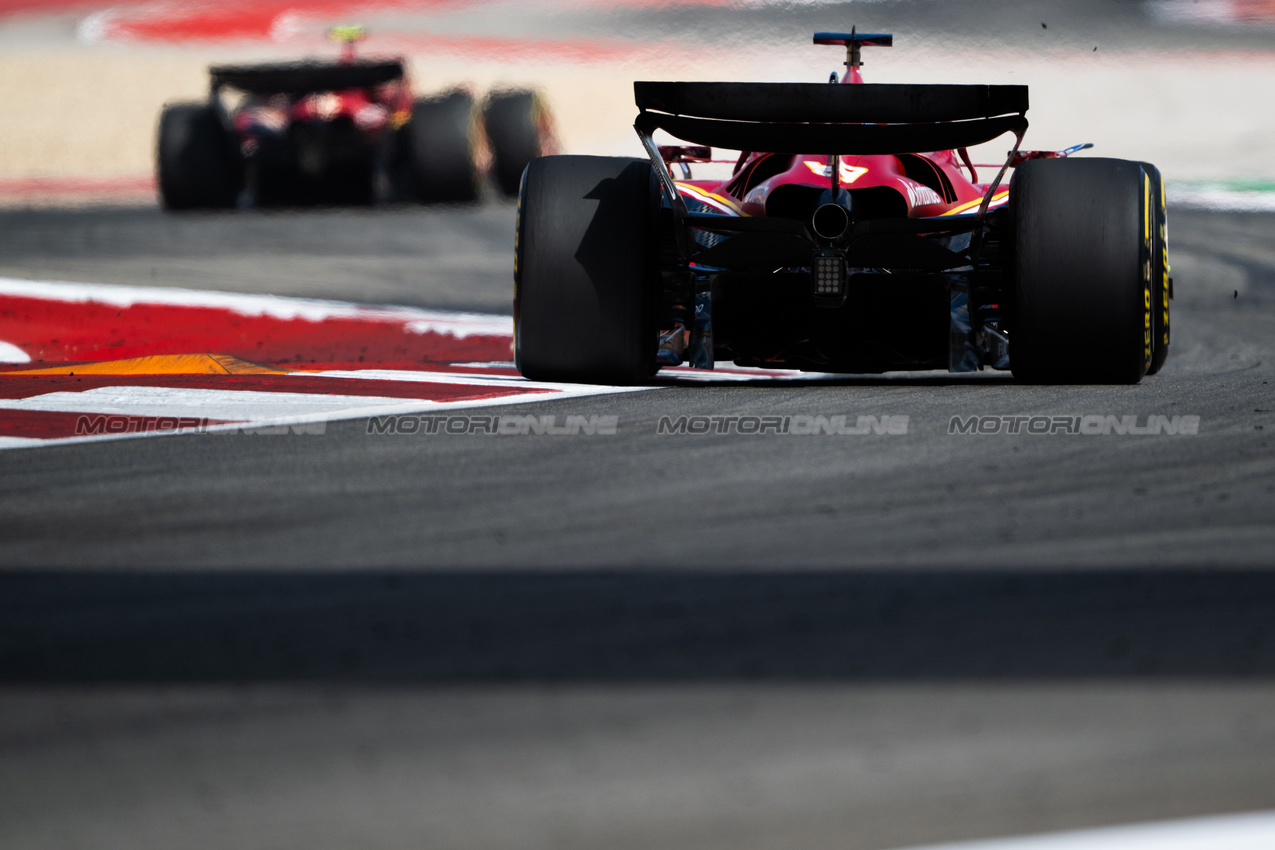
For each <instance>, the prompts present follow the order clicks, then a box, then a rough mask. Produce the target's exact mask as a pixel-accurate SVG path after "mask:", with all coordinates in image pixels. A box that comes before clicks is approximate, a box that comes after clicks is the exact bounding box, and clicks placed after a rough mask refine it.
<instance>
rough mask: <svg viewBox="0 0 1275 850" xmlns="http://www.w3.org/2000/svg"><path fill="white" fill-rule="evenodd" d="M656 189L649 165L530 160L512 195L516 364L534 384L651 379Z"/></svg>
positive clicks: (654, 333) (600, 160)
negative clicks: (515, 207)
mask: <svg viewBox="0 0 1275 850" xmlns="http://www.w3.org/2000/svg"><path fill="white" fill-rule="evenodd" d="M659 192H660V190H659V184H658V183H657V182H656V177H655V172H654V170H653V169H652V167H651V163H650V162H648V161H647V160H640V159H625V158H619V157H597V156H547V157H542V158H540V159H534V160H532V161H531V162H530V163H529V164H528V165H527V169H526V171H525V172H524V173H523V179H522V186H521V189H520V192H519V196H518V228H517V236H516V241H515V261H514V356H515V359H516V360H517V365H518V371H519V372H521V373H522V374H523V375H524V376H525V377H527V378H530V379H532V380H537V381H565V382H571V383H589V384H633V383H640V382H642V381H645V380H646V379H648V378H649V377H650V376H651V375H652V374H654V372H655V349H656V343H657V331H656V327H655V304H656V298H657V296H658V291H659V279H660V276H659V262H658V257H657V255H656V250H655V249H656V245H657V239H656V227H657V224H656V223H657V220H658V213H659V206H660V194H659Z"/></svg>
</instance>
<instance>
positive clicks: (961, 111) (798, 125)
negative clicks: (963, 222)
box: [633, 33, 1027, 257]
mask: <svg viewBox="0 0 1275 850" xmlns="http://www.w3.org/2000/svg"><path fill="white" fill-rule="evenodd" d="M827 35H836V34H835V33H833V34H827ZM633 94H634V99H635V100H636V102H637V106H638V109H639V110H640V111H639V113H638V117H637V120H636V121H635V122H634V124H633V127H634V129H635V130H637V133H638V136H639V137H640V138H641V139H642V144H643V146H644V147H645V148H646V153H647V156H648V157H649V158H650V160H651V164H652V165H653V166H654V167H655V172H656V174H657V175H658V177H659V179H660V183H661V185H662V186H663V188H664V192H665V194H666V195H668V198H669V205H670V206H671V208H672V211H673V216H674V219H675V221H676V223H677V225H678V226H677V227H675V229H674V231H675V234H676V236H677V242H678V250H679V251H680V252H681V253H682V255H683V256H687V257H689V256H691V251H692V250H693V247H692V240H691V237H690V236H689V233H688V231H687V227H686V226H687V225H688V224H689V222H690V221H691V218H692V216H691V215H690V213H689V212H688V211H687V208H686V203H685V201H684V200H683V199H682V197H681V194H680V193H679V192H678V189H677V185H676V183H675V182H674V180H673V175H672V174H671V173H669V170H668V166H667V165H666V164H665V163H664V160H663V157H662V156H661V155H660V152H659V149H658V148H657V146H656V145H655V142H654V140H653V138H652V136H653V134H654V133H655V131H656V130H664V131H666V132H668V133H669V134H671V135H673V136H676V137H677V138H679V139H682V140H684V141H687V142H691V143H693V144H696V145H707V146H709V147H715V148H727V149H730V150H738V151H765V152H767V153H781V154H824V155H827V156H830V157H839V156H843V155H850V154H900V153H923V152H927V151H940V150H957V149H961V148H966V147H971V146H973V145H978V144H982V143H983V142H990V141H991V140H992V139H995V138H996V137H997V136H1000V135H1002V134H1004V133H1013V134H1014V136H1015V141H1014V147H1013V150H1012V151H1010V156H1009V158H1007V159H1006V160H1005V165H1004V167H1002V168H1001V170H1000V173H999V174H998V175H997V176H996V179H995V180H994V181H993V182H992V184H991V185H990V186H989V187H988V190H987V193H986V194H985V195H984V196H983V203H982V204H981V205H979V208H978V213H977V214H976V216H975V221H976V222H978V223H979V224H980V225H981V222H982V221H983V218H984V216H985V215H986V214H987V208H988V204H989V203H990V202H991V199H992V196H993V195H994V194H995V193H996V189H997V187H998V186H999V185H1000V182H1001V180H1002V179H1004V176H1005V172H1006V171H1007V170H1008V169H1009V165H1010V160H1011V159H1012V158H1013V156H1014V154H1015V153H1017V152H1018V148H1019V145H1021V144H1022V141H1023V134H1024V133H1025V132H1026V131H1027V115H1026V112H1027V86H978V85H974V86H971V85H915V84H901V85H900V84H867V83H856V84H853V85H829V84H827V83H683V82H668V83H666V82H635V83H634V84H633ZM834 162H835V160H834ZM831 171H832V174H833V182H834V189H835V188H836V185H835V184H836V179H837V178H836V175H837V173H838V169H837V168H836V167H835V166H834V167H833V168H832V169H831Z"/></svg>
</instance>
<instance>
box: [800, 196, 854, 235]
mask: <svg viewBox="0 0 1275 850" xmlns="http://www.w3.org/2000/svg"><path fill="white" fill-rule="evenodd" d="M810 225H811V227H813V228H814V230H815V234H816V235H817V236H819V237H820V238H822V239H828V240H836V239H840V238H841V237H842V236H843V235H844V234H845V232H846V230H848V229H849V227H850V214H849V213H847V212H846V210H845V207H842V206H840V205H838V204H823V205H822V206H820V207H819V209H817V210H815V214H814V215H813V216H811V217H810Z"/></svg>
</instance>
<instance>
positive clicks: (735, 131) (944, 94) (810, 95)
mask: <svg viewBox="0 0 1275 850" xmlns="http://www.w3.org/2000/svg"><path fill="white" fill-rule="evenodd" d="M633 90H634V95H635V100H636V101H637V106H638V109H639V110H640V113H639V115H638V118H637V122H636V125H635V126H636V128H637V130H638V133H639V134H640V135H646V136H649V135H650V134H651V133H653V132H654V131H655V130H657V129H659V130H665V131H666V132H668V133H669V134H671V135H673V136H676V137H677V138H679V139H683V140H685V141H687V142H691V143H693V144H698V145H708V146H710V147H718V148H729V149H732V150H743V151H766V152H769V153H784V154H803V153H804V154H814V153H819V154H838V155H846V154H894V153H919V152H924V151H937V150H953V149H956V148H964V147H971V146H973V145H978V144H982V143H983V142H989V141H991V140H992V139H994V138H996V137H997V136H1000V135H1002V134H1004V133H1009V132H1012V133H1015V134H1016V135H1021V133H1022V132H1023V131H1025V130H1026V128H1027V118H1026V115H1025V113H1026V112H1027V86H977V85H976V86H970V85H965V86H958V85H914V84H867V83H865V84H861V85H828V84H826V83H663V82H635V83H634V84H633Z"/></svg>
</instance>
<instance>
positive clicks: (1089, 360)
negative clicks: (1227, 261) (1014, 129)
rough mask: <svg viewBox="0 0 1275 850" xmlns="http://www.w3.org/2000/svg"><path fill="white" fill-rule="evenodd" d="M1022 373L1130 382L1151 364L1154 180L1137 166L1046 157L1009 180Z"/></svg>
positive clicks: (1016, 365) (1014, 351) (1016, 339)
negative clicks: (1151, 197) (1152, 183)
mask: <svg viewBox="0 0 1275 850" xmlns="http://www.w3.org/2000/svg"><path fill="white" fill-rule="evenodd" d="M1009 195H1010V212H1011V218H1012V221H1013V230H1014V235H1013V245H1014V248H1013V250H1014V263H1013V268H1012V277H1013V294H1014V301H1013V305H1012V312H1011V314H1010V315H1011V317H1012V318H1011V322H1010V324H1009V328H1008V330H1009V340H1010V342H1009V360H1010V364H1009V365H1010V368H1011V369H1012V370H1013V373H1014V376H1015V377H1016V378H1018V379H1020V380H1025V381H1031V382H1045V383H1136V382H1137V381H1139V380H1141V378H1142V376H1143V375H1145V374H1146V373H1147V369H1148V368H1149V367H1150V365H1151V355H1152V326H1151V297H1152V296H1151V291H1152V286H1151V274H1150V269H1151V263H1150V255H1151V251H1152V235H1151V234H1152V231H1151V212H1152V210H1151V206H1150V204H1151V201H1150V181H1149V178H1148V177H1147V176H1146V174H1145V172H1144V171H1143V169H1142V168H1141V166H1140V164H1139V163H1136V162H1127V161H1125V160H1118V159H1042V160H1032V161H1029V162H1026V163H1024V164H1023V165H1021V166H1019V167H1018V169H1017V170H1016V172H1015V174H1014V178H1013V181H1012V182H1011V183H1010V192H1009Z"/></svg>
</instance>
